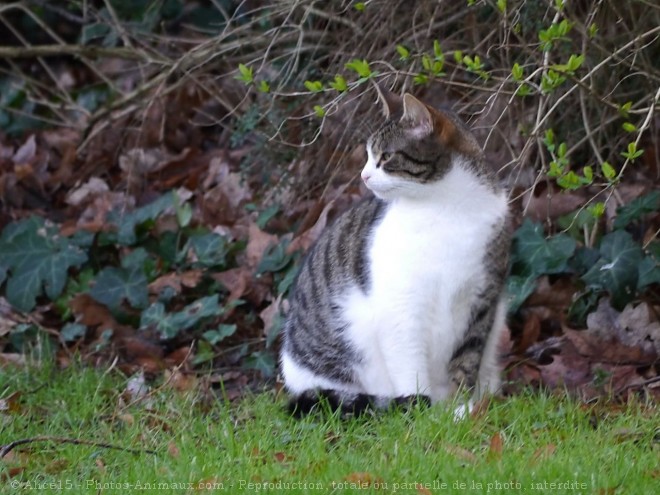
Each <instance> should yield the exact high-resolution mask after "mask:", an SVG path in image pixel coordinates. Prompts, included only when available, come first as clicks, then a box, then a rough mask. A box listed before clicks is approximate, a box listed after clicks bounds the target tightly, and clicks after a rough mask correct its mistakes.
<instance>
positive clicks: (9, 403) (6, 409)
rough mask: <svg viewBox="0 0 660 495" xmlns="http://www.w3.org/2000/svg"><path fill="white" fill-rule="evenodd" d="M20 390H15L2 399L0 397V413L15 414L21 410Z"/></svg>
mask: <svg viewBox="0 0 660 495" xmlns="http://www.w3.org/2000/svg"><path fill="white" fill-rule="evenodd" d="M20 398H21V392H20V391H16V392H13V393H11V394H9V395H8V396H7V397H5V398H4V399H0V413H2V414H15V413H18V412H20V410H21V403H20Z"/></svg>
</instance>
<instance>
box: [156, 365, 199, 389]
mask: <svg viewBox="0 0 660 495" xmlns="http://www.w3.org/2000/svg"><path fill="white" fill-rule="evenodd" d="M164 378H165V383H166V384H167V385H168V386H169V387H170V388H173V389H174V390H176V391H178V392H188V391H190V390H195V389H196V388H197V383H198V380H197V377H196V376H195V375H192V374H188V373H182V372H181V371H179V370H174V371H170V370H165V372H164Z"/></svg>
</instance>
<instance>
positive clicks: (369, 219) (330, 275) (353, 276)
mask: <svg viewBox="0 0 660 495" xmlns="http://www.w3.org/2000/svg"><path fill="white" fill-rule="evenodd" d="M386 209H387V205H386V203H385V202H384V201H382V200H380V199H378V198H376V197H370V198H366V199H364V200H362V201H360V202H359V203H358V204H357V205H355V206H353V207H352V208H349V209H348V210H347V211H345V212H343V213H342V214H341V215H340V216H339V217H338V218H337V219H336V220H335V222H334V223H333V224H332V225H331V226H330V227H329V228H327V229H325V230H324V231H323V233H322V234H321V236H320V238H319V239H318V240H317V242H316V243H315V244H314V246H313V247H312V249H311V250H310V252H309V253H308V254H307V257H306V258H305V260H304V262H303V265H302V268H301V270H300V273H299V275H298V279H297V282H296V284H295V286H296V289H295V294H294V297H295V296H296V295H300V293H306V294H309V295H310V296H312V298H313V299H315V301H316V302H321V300H322V298H323V297H324V296H326V295H329V294H320V293H319V291H321V290H322V288H323V286H326V287H327V290H329V291H334V290H338V289H340V287H342V286H345V285H348V284H353V283H356V284H357V285H359V286H360V287H363V288H364V287H366V286H367V285H368V282H369V267H368V265H367V259H366V255H367V252H368V249H369V244H370V241H371V238H372V236H373V233H374V230H375V228H376V226H377V224H378V223H379V221H380V220H381V219H382V218H383V216H384V214H385V211H386Z"/></svg>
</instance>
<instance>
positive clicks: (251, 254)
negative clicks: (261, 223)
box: [245, 222, 278, 270]
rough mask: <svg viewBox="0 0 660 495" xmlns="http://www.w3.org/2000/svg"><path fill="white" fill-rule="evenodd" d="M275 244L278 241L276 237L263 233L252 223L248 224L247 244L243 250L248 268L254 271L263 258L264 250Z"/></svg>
mask: <svg viewBox="0 0 660 495" xmlns="http://www.w3.org/2000/svg"><path fill="white" fill-rule="evenodd" d="M277 242H278V239H277V236H276V235H274V234H268V233H267V232H264V231H263V230H261V229H260V228H259V227H258V226H257V224H256V223H254V222H252V223H250V227H249V230H248V244H247V247H246V248H245V254H246V257H247V260H246V261H247V265H248V267H250V268H251V269H252V270H254V269H255V268H256V267H257V265H258V264H259V262H260V261H261V258H263V256H264V253H265V252H266V250H267V249H268V248H269V247H270V246H272V245H274V244H277Z"/></svg>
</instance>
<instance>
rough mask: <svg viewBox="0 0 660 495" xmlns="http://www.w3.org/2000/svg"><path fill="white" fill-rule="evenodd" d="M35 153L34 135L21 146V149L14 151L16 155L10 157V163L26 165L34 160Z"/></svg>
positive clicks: (35, 142)
mask: <svg viewBox="0 0 660 495" xmlns="http://www.w3.org/2000/svg"><path fill="white" fill-rule="evenodd" d="M36 152H37V141H36V136H35V135H34V134H31V135H30V136H29V137H28V138H27V139H26V140H25V142H24V143H23V144H22V145H21V147H20V148H18V149H17V150H16V153H14V156H13V157H12V161H13V162H14V163H15V164H24V163H28V162H30V161H32V160H33V159H34V156H35V154H36Z"/></svg>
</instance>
